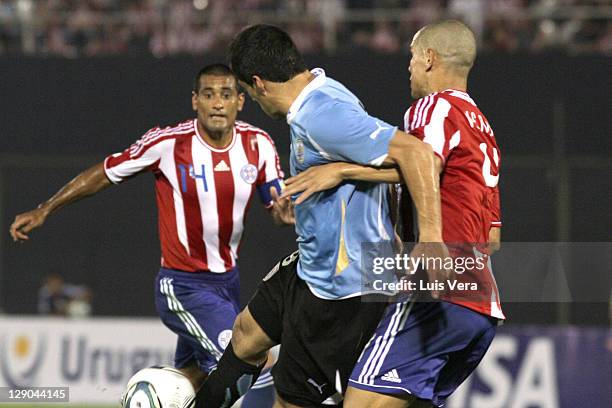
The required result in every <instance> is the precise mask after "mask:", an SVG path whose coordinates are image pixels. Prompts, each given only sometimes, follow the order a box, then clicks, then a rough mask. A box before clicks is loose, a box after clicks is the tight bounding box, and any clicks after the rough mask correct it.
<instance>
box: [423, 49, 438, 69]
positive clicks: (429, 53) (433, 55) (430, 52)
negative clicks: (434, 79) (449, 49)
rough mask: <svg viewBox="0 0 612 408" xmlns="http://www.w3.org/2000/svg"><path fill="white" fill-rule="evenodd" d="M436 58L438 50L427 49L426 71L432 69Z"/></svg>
mask: <svg viewBox="0 0 612 408" xmlns="http://www.w3.org/2000/svg"><path fill="white" fill-rule="evenodd" d="M435 59H436V52H435V51H434V50H432V49H431V48H427V49H426V50H425V71H429V70H431V68H432V67H433V64H434V61H435Z"/></svg>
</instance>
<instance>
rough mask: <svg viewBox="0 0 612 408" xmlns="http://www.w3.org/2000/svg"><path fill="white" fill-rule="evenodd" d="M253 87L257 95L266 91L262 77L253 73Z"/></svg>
mask: <svg viewBox="0 0 612 408" xmlns="http://www.w3.org/2000/svg"><path fill="white" fill-rule="evenodd" d="M253 88H254V89H255V92H257V94H259V95H265V94H266V93H267V91H266V84H265V83H264V81H263V79H261V77H259V76H257V75H253Z"/></svg>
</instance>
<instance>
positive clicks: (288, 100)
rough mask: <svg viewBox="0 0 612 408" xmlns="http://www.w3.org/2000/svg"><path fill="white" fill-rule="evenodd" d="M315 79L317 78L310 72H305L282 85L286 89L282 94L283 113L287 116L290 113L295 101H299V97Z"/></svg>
mask: <svg viewBox="0 0 612 408" xmlns="http://www.w3.org/2000/svg"><path fill="white" fill-rule="evenodd" d="M314 78H315V76H314V74H313V73H311V72H310V71H304V72H302V73H300V74H297V75H296V76H294V77H293V78H291V79H290V80H289V81H287V82H285V83H283V84H282V85H281V86H282V87H283V88H284V89H283V92H282V93H281V94H282V97H281V98H282V99H281V103H282V108H281V111H282V112H283V113H284V114H285V115H286V114H287V113H288V112H289V108H291V105H292V104H293V101H295V100H296V99H297V97H298V95H299V94H300V93H301V92H302V91H303V90H304V88H306V86H307V85H308V84H309V83H310V82H311V81H312V80H313V79H314Z"/></svg>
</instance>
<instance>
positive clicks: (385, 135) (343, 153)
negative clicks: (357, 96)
mask: <svg viewBox="0 0 612 408" xmlns="http://www.w3.org/2000/svg"><path fill="white" fill-rule="evenodd" d="M306 131H307V137H308V138H309V141H310V142H311V143H312V145H313V146H314V147H315V148H316V149H317V150H318V151H319V154H321V156H323V157H324V158H325V159H327V160H329V161H348V162H353V163H358V164H362V165H372V166H380V165H381V164H382V162H383V161H384V160H385V158H386V157H387V154H388V151H389V143H390V142H391V139H392V138H393V136H394V135H395V132H396V131H397V127H395V126H392V125H390V124H388V123H385V122H384V121H382V120H380V119H377V118H375V117H373V116H370V115H369V114H368V113H367V112H366V111H365V110H363V108H361V107H360V106H359V105H357V104H351V103H348V102H344V101H333V102H331V103H325V104H321V106H320V108H319V109H318V110H317V111H315V112H313V116H312V118H311V121H310V123H309V125H308V127H307V129H306Z"/></svg>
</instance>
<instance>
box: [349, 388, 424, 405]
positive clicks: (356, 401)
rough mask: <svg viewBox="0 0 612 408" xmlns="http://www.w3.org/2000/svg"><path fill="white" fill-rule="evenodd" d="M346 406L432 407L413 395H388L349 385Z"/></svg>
mask: <svg viewBox="0 0 612 408" xmlns="http://www.w3.org/2000/svg"><path fill="white" fill-rule="evenodd" d="M344 407H345V408H431V407H432V405H431V403H430V402H429V401H423V400H419V399H418V398H416V397H414V396H412V395H386V394H379V393H376V392H372V391H366V390H361V389H359V388H354V387H351V386H349V387H348V389H347V390H346V394H345V396H344Z"/></svg>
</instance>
